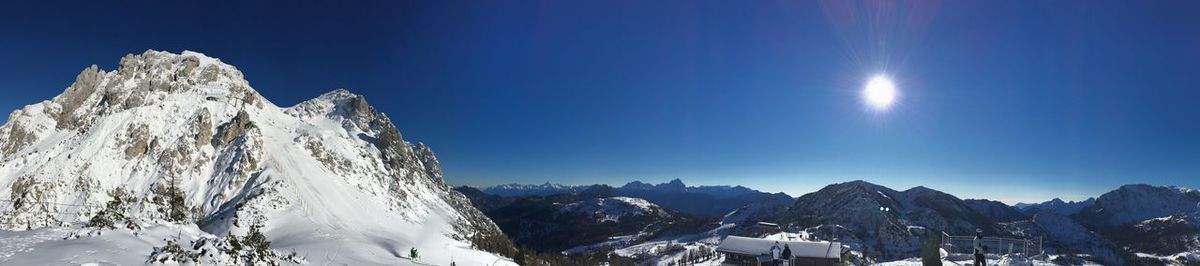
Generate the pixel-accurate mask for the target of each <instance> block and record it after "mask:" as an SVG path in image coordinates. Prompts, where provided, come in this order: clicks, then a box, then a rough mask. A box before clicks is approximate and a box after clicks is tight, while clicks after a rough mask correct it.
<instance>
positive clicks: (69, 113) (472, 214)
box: [0, 51, 507, 264]
mask: <svg viewBox="0 0 1200 266" xmlns="http://www.w3.org/2000/svg"><path fill="white" fill-rule="evenodd" d="M7 121H8V122H7V124H5V125H4V126H3V127H0V199H4V200H5V201H3V202H0V209H2V210H5V212H0V226H3V227H4V228H5V229H25V228H27V227H28V228H38V227H46V226H64V225H71V224H77V223H80V222H83V221H86V220H87V219H88V217H90V216H91V215H92V214H94V213H96V212H98V211H99V210H100V209H102V206H103V205H104V204H105V203H106V202H108V201H110V200H111V199H112V198H113V196H112V195H113V191H118V190H119V191H123V192H128V193H127V194H129V195H132V197H133V199H134V201H133V204H130V205H128V206H125V207H124V208H123V209H122V210H121V211H123V212H125V213H127V214H128V215H127V216H129V217H132V220H133V222H135V223H146V224H154V223H169V222H175V223H195V224H197V225H199V226H200V228H202V229H203V230H204V231H205V232H207V233H210V234H212V235H217V236H223V235H226V234H241V233H244V232H245V228H246V227H247V226H248V224H250V223H260V224H263V225H265V227H264V228H266V229H267V232H266V234H267V236H268V237H269V238H270V239H271V240H281V241H279V242H277V243H280V242H282V243H284V245H285V246H284V247H283V248H288V247H287V246H286V245H287V244H288V243H290V244H292V245H291V246H290V248H293V249H297V250H308V251H311V252H314V253H321V252H332V251H322V249H324V246H322V245H318V244H315V243H314V242H311V241H303V240H304V239H307V240H320V239H324V240H321V241H326V242H341V243H345V244H346V245H348V246H352V247H358V248H362V249H367V250H371V249H378V250H379V252H380V254H389V253H390V252H393V250H391V249H399V248H400V247H402V246H403V247H429V248H446V247H454V246H461V247H464V248H467V250H464V251H462V253H461V254H458V255H459V257H462V256H466V255H468V254H482V253H478V252H477V251H470V250H469V247H470V246H472V245H476V246H478V245H477V244H478V243H476V242H490V243H507V240H506V239H505V238H504V236H503V234H502V233H501V232H500V230H499V229H498V228H497V227H496V225H495V224H494V223H492V221H491V220H489V219H488V218H487V217H486V216H484V215H483V214H482V213H481V212H479V211H478V210H476V209H475V208H474V207H472V206H471V204H470V202H469V201H468V200H467V198H466V197H464V196H463V195H462V194H461V193H458V192H456V191H454V190H453V189H452V188H450V187H449V186H447V185H446V184H445V182H444V181H443V179H442V171H441V168H440V165H439V163H438V161H437V158H436V157H435V156H434V153H433V151H432V150H431V149H430V148H429V147H428V146H426V145H423V144H420V143H417V144H413V143H410V142H408V141H405V140H404V139H403V138H402V136H401V134H400V132H399V131H398V130H397V129H396V127H395V125H394V124H393V123H392V122H391V120H390V118H389V117H388V116H387V115H384V114H383V113H380V112H378V111H376V110H375V109H374V108H373V107H371V106H370V105H369V104H368V103H367V101H366V99H365V98H364V97H363V96H362V95H356V94H352V93H350V92H348V91H345V90H337V91H333V92H330V93H327V94H325V95H321V96H320V97H317V98H316V99H313V100H309V101H305V102H303V103H300V104H298V105H296V106H294V107H289V108H281V107H277V106H275V105H274V104H272V103H271V102H270V101H267V100H266V99H265V98H263V97H262V96H261V95H260V94H259V93H258V92H256V91H255V90H253V89H252V88H251V87H250V85H249V83H248V82H247V81H246V80H245V79H244V77H243V76H242V73H241V72H240V71H238V70H237V69H236V68H234V67H233V66H230V65H228V64H225V63H222V62H221V61H220V60H218V59H215V58H211V57H207V56H205V55H202V54H199V53H194V52H184V53H183V54H172V53H166V52H156V51H147V52H146V53H143V54H141V55H128V56H125V57H124V58H122V59H121V62H120V64H119V67H118V69H116V70H114V71H110V72H105V71H102V70H100V69H98V68H97V67H96V66H92V67H89V68H87V69H85V70H84V71H83V72H82V73H80V74H79V76H78V77H77V78H76V80H75V82H74V83H73V84H71V86H70V87H68V88H67V89H66V90H65V91H64V92H63V93H62V94H61V95H59V96H56V97H54V98H53V99H51V100H48V101H44V102H41V103H37V104H33V105H29V106H26V107H25V108H22V109H20V110H17V111H15V112H13V113H12V114H11V115H10V116H9V119H8V120H7ZM165 188H170V189H172V190H174V189H177V190H178V191H181V192H182V193H181V194H182V195H183V202H184V205H185V206H175V207H182V208H183V209H186V210H187V213H186V214H185V216H186V219H185V221H176V220H174V219H171V217H170V215H169V214H170V212H169V211H165V210H166V209H168V208H170V207H172V206H166V205H167V204H168V203H166V202H165V201H161V200H155V199H156V196H157V195H159V194H161V193H162V191H164V189H165ZM456 243H460V244H456ZM500 246H503V245H500ZM453 255H454V254H445V257H446V258H449V257H451V256H453ZM439 257H440V256H439V255H434V256H433V258H437V259H440V258H439ZM345 261H346V262H348V263H351V264H355V262H360V263H385V264H388V262H389V260H376V259H373V258H354V257H353V256H347V257H346V258H345ZM446 261H448V259H447V260H446Z"/></svg>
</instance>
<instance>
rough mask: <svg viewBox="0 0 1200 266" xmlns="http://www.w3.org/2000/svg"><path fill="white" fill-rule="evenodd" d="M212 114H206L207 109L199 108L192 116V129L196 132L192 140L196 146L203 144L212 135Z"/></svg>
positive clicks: (209, 139)
mask: <svg viewBox="0 0 1200 266" xmlns="http://www.w3.org/2000/svg"><path fill="white" fill-rule="evenodd" d="M212 127H213V126H212V115H210V114H208V109H201V110H200V111H199V112H197V113H196V116H195V117H193V118H192V131H193V132H196V137H195V139H194V142H195V143H196V147H200V146H203V145H204V144H206V143H209V141H211V140H212V137H213V128H212Z"/></svg>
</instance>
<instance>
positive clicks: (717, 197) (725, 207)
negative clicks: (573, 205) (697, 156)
mask: <svg viewBox="0 0 1200 266" xmlns="http://www.w3.org/2000/svg"><path fill="white" fill-rule="evenodd" d="M604 188H608V189H612V190H613V193H614V195H616V196H624V197H632V198H642V199H646V200H648V201H650V202H653V203H655V204H658V205H661V206H663V207H667V208H670V209H674V210H678V211H680V212H683V213H686V214H690V215H693V216H697V217H715V216H719V215H724V214H726V213H729V212H730V211H732V210H734V209H737V208H740V207H742V206H745V205H747V204H751V203H755V202H759V201H763V200H772V201H777V202H781V203H787V204H791V202H793V201H794V200H795V199H793V198H792V197H791V196H788V195H787V194H784V193H766V192H762V191H757V190H753V189H750V188H746V187H743V186H688V185H686V184H684V183H683V181H682V180H679V179H674V180H671V181H670V182H666V183H660V184H648V183H643V182H640V181H633V182H629V183H627V184H625V185H624V186H620V187H615V188H614V187H610V186H608V185H578V186H571V185H560V184H552V183H545V184H541V185H521V184H507V185H498V186H492V187H485V188H482V189H479V190H480V191H481V192H483V193H486V194H490V195H496V196H501V197H523V196H548V195H554V194H563V193H572V192H579V191H583V190H587V189H604Z"/></svg>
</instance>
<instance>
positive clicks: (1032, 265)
mask: <svg viewBox="0 0 1200 266" xmlns="http://www.w3.org/2000/svg"><path fill="white" fill-rule="evenodd" d="M974 263H975V260H974V259H972V258H969V256H952V257H943V258H942V265H974ZM875 265H878V266H921V258H910V259H905V260H898V261H889V262H883V263H879V264H875ZM987 265H992V266H1053V265H1055V264H1054V263H1051V262H1050V261H1047V260H1033V259H1028V258H1025V257H1023V256H1009V255H1004V256H997V255H995V254H990V255H988V256H987Z"/></svg>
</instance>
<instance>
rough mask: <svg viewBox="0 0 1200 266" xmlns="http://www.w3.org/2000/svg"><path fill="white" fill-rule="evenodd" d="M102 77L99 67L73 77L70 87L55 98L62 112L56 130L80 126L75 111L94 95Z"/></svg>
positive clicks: (94, 66)
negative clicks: (73, 80)
mask: <svg viewBox="0 0 1200 266" xmlns="http://www.w3.org/2000/svg"><path fill="white" fill-rule="evenodd" d="M103 77H104V71H100V68H99V67H97V66H96V65H92V66H90V67H88V68H86V69H84V70H83V72H80V73H79V75H78V76H76V77H75V83H74V84H71V87H68V88H67V91H65V92H63V94H62V95H60V96H59V97H57V98H55V100H56V101H57V102H58V104H59V105H61V106H62V110H60V113H59V114H58V117H59V120H58V125H57V127H58V129H75V128H78V127H79V126H80V123H81V121H80V120H81V119H80V118H79V117H76V115H75V110H78V109H79V108H80V107H82V106H83V104H84V102H86V101H87V100H88V98H90V97H92V95H93V94H95V92H96V89H97V88H98V87H99V85H100V82H102V81H103V80H102V78H103Z"/></svg>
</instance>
